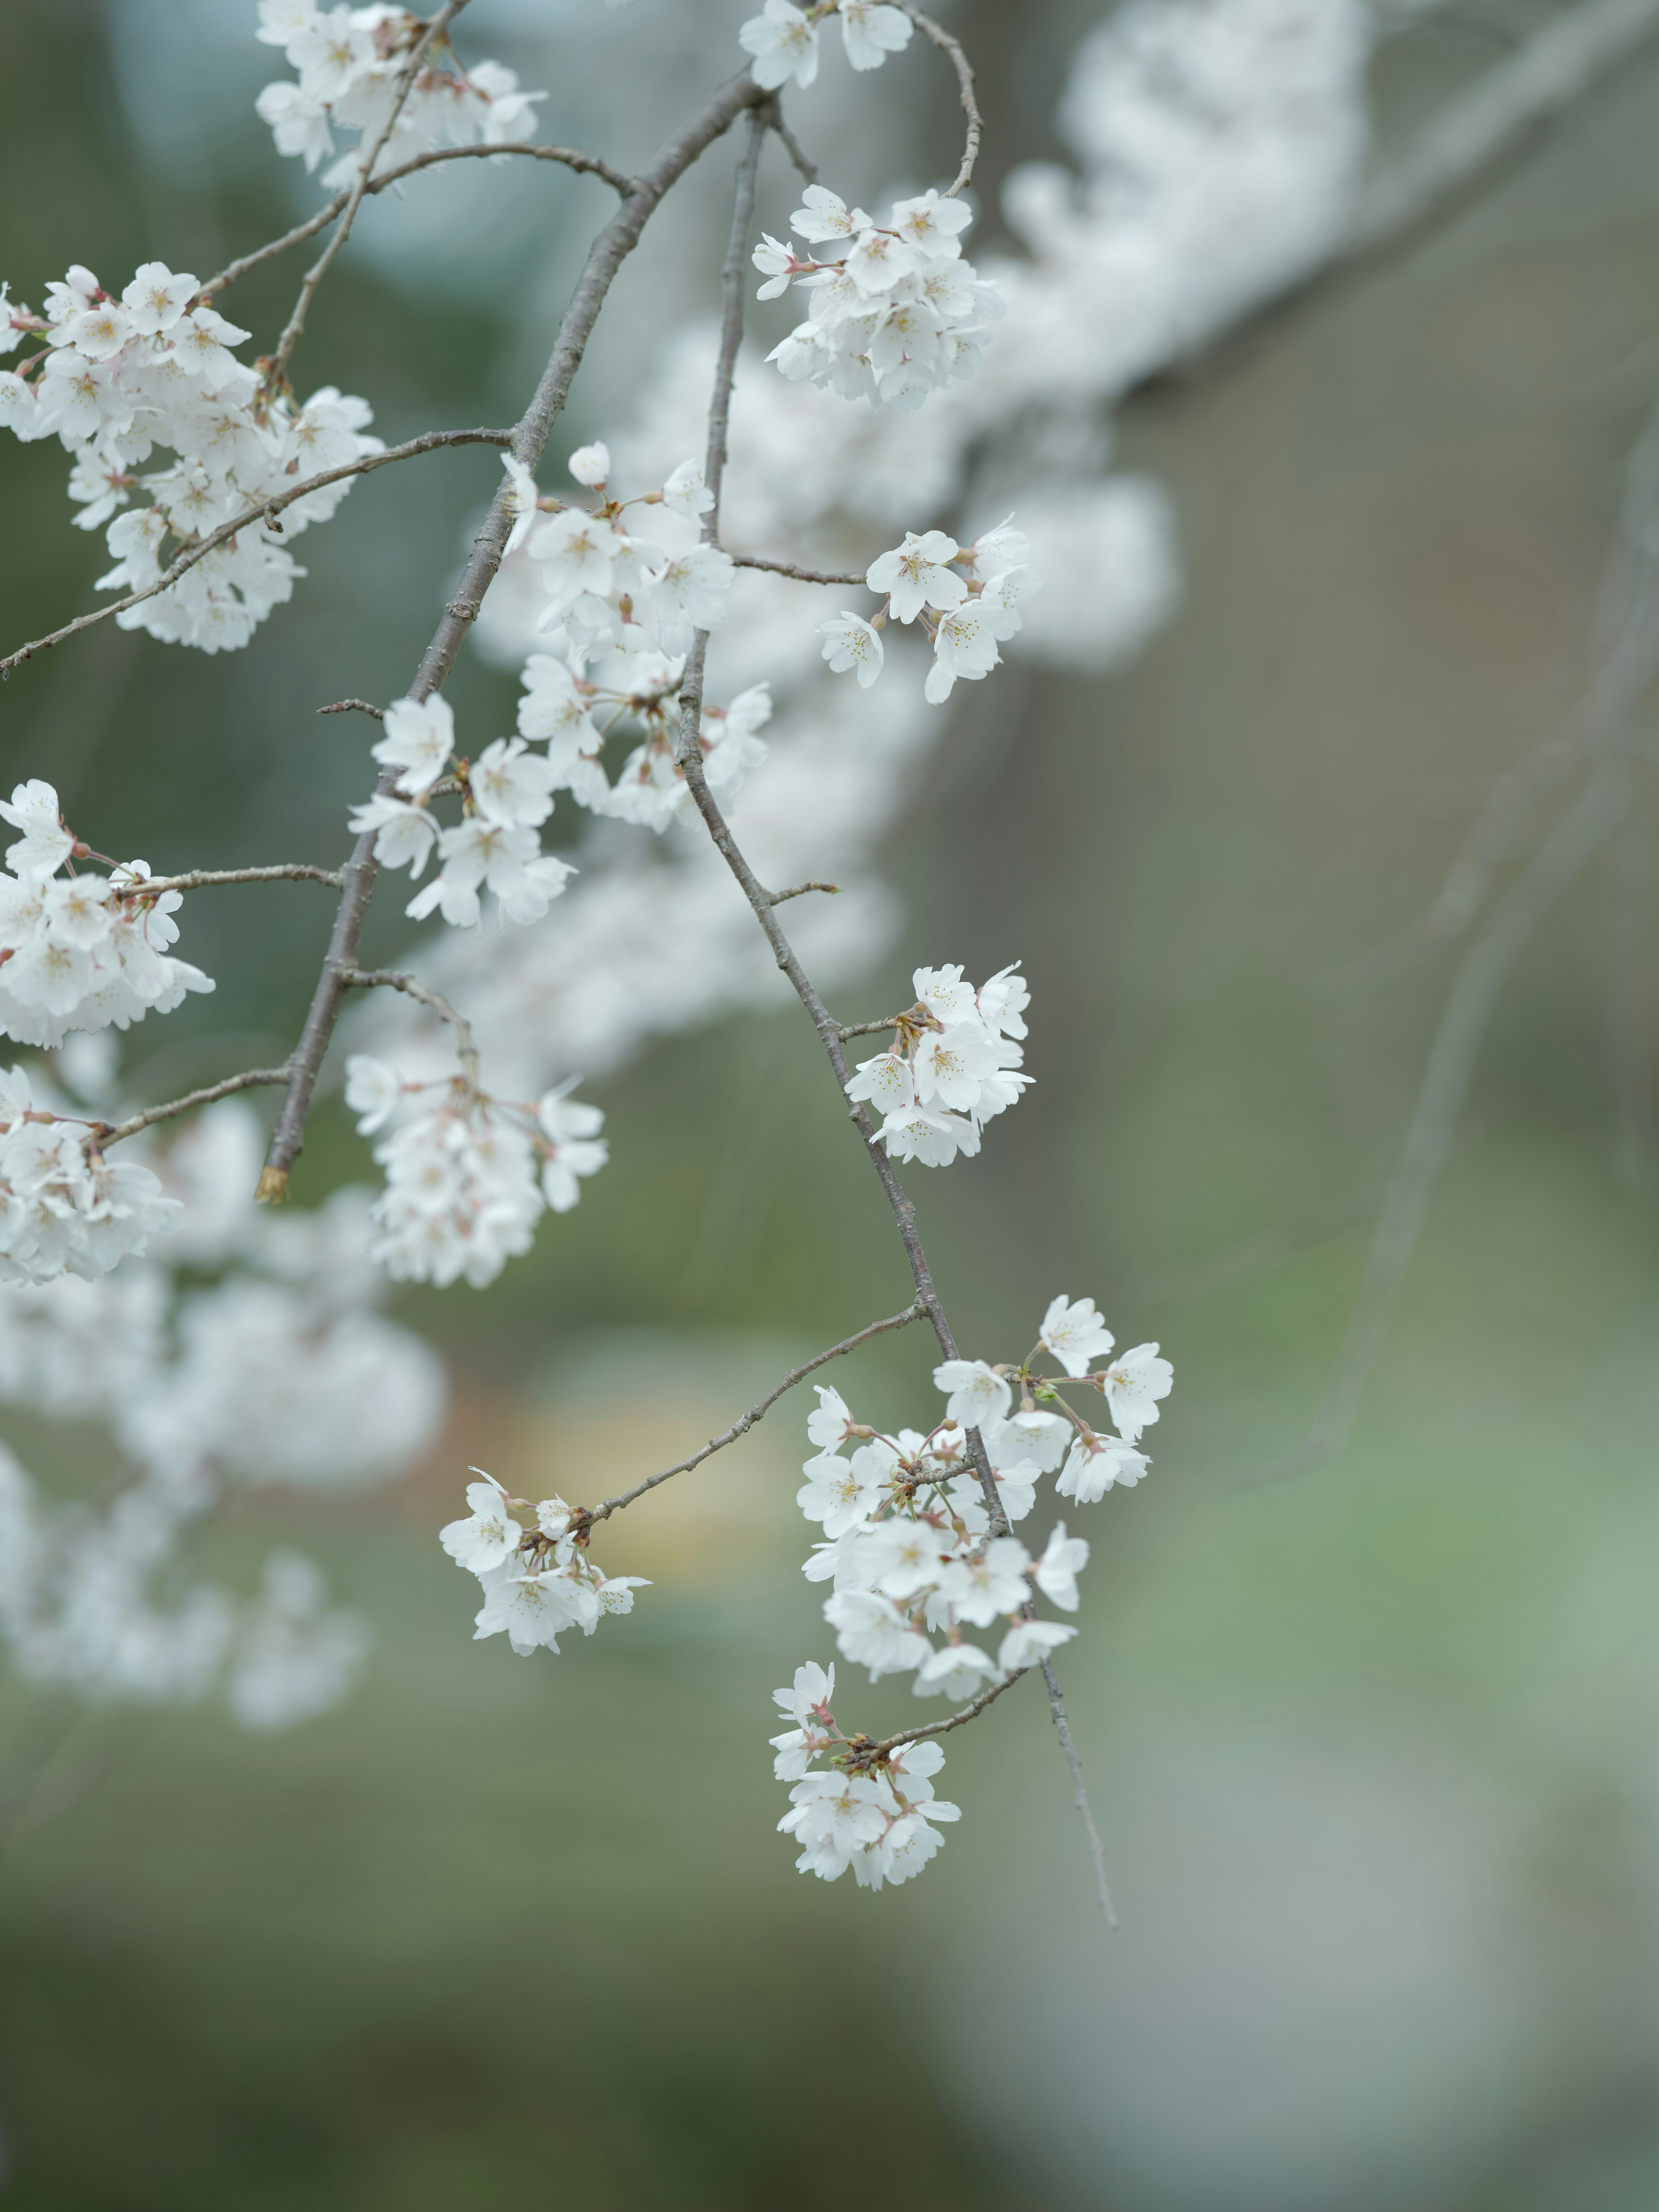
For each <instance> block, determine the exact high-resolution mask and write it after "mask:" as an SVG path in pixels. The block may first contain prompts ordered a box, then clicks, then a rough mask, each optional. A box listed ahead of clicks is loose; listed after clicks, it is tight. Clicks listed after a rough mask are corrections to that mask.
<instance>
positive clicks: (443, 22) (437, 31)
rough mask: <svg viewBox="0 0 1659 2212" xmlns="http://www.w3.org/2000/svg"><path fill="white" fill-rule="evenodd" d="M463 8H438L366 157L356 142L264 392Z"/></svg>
mask: <svg viewBox="0 0 1659 2212" xmlns="http://www.w3.org/2000/svg"><path fill="white" fill-rule="evenodd" d="M465 5H466V0H443V5H442V7H441V8H440V9H439V10H438V12H437V14H436V15H435V16H434V17H433V18H432V20H431V21H430V22H429V23H428V25H427V26H426V27H425V29H424V30H423V31H422V33H421V34H420V36H419V37H418V38H417V39H416V41H415V43H414V45H413V46H411V47H410V51H409V58H408V60H407V61H406V62H405V63H404V65H403V67H402V69H401V70H398V82H397V85H396V87H395V88H394V89H393V92H392V108H391V112H390V113H389V114H388V115H387V117H386V121H385V122H384V123H383V124H382V125H380V131H379V132H378V134H377V135H376V137H375V140H374V144H373V145H372V146H371V147H370V148H369V149H368V153H367V154H364V153H363V152H362V142H361V141H360V142H359V151H358V169H357V176H356V181H355V183H353V185H351V187H350V190H349V191H348V193H347V195H346V204H345V205H344V207H343V209H342V210H340V221H339V224H338V226H337V228H336V230H335V233H334V235H333V237H332V238H331V239H330V240H329V241H328V244H327V245H326V246H325V247H324V248H323V250H322V252H320V253H319V255H318V257H317V258H316V260H315V261H314V262H313V264H312V265H311V267H310V268H309V269H307V271H306V273H305V276H304V277H303V279H302V280H301V285H300V296H299V298H298V299H297V300H296V301H295V303H294V312H293V313H292V314H291V315H290V316H289V319H288V321H287V323H286V324H285V325H284V326H283V334H282V336H281V337H279V338H278V339H277V341H276V352H275V353H273V354H272V355H271V356H270V360H269V362H267V363H266V365H265V373H264V386H265V389H266V390H267V391H268V392H280V391H281V390H282V388H283V386H284V385H285V384H286V383H287V382H288V364H289V358H290V356H292V354H293V351H294V349H295V346H296V345H297V344H298V343H299V342H300V335H301V331H303V330H304V329H305V326H306V317H307V314H308V313H310V312H311V303H312V301H313V299H315V297H316V296H317V287H318V286H319V284H320V283H322V281H323V279H324V277H325V276H327V274H328V272H329V270H331V268H332V267H333V265H334V262H335V259H336V258H337V256H338V254H339V253H340V252H342V250H343V247H344V246H345V242H346V240H347V239H349V237H350V235H351V226H352V224H353V223H354V222H356V220H357V210H358V209H359V208H360V207H361V206H362V204H363V195H364V193H365V192H366V191H368V180H369V179H370V177H371V176H373V174H374V164H375V163H376V161H379V160H380V155H382V153H383V152H384V151H385V150H386V141H387V139H388V138H390V137H391V136H392V132H393V131H395V130H396V129H397V127H398V117H399V116H400V115H401V114H402V113H403V112H404V104H405V102H406V101H407V100H408V98H409V95H410V92H411V91H412V90H413V89H414V85H415V80H416V77H417V76H419V75H420V70H421V64H422V62H423V61H424V60H425V58H426V57H427V55H428V53H429V52H430V51H431V49H432V48H433V46H435V45H436V44H437V43H438V42H439V41H440V40H441V39H442V38H443V36H444V34H445V33H446V32H447V30H448V28H449V27H450V25H451V23H453V21H454V20H455V18H456V16H457V15H459V14H460V12H461V10H462V9H463V8H465Z"/></svg>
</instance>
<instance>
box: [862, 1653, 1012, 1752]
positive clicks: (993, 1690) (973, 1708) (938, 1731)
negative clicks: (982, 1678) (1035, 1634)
mask: <svg viewBox="0 0 1659 2212" xmlns="http://www.w3.org/2000/svg"><path fill="white" fill-rule="evenodd" d="M1030 1671H1031V1670H1030V1668H1029V1667H1020V1668H1016V1670H1015V1671H1014V1673H1013V1674H1005V1675H1004V1676H1003V1678H1002V1680H1000V1682H993V1683H992V1685H991V1686H990V1688H989V1689H988V1690H981V1692H980V1693H979V1695H978V1697H976V1698H975V1699H974V1700H973V1701H972V1703H971V1704H969V1705H964V1706H963V1709H962V1711H960V1712H959V1713H952V1714H951V1717H950V1719H949V1720H948V1721H929V1722H928V1723H927V1725H926V1726H925V1727H923V1728H913V1729H900V1730H899V1732H898V1734H897V1735H885V1736H884V1737H883V1738H882V1740H881V1741H880V1742H879V1743H872V1744H869V1745H864V1746H860V1764H863V1763H864V1761H866V1760H867V1759H875V1758H876V1757H877V1756H878V1754H879V1753H882V1752H884V1751H896V1750H897V1749H898V1747H899V1746H900V1745H901V1744H902V1743H921V1742H922V1741H924V1740H925V1739H926V1738H927V1737H928V1736H930V1735H950V1733H951V1729H959V1728H966V1727H967V1725H968V1723H969V1721H976V1720H977V1719H978V1718H979V1717H980V1715H981V1713H982V1712H983V1711H985V1708H986V1707H987V1705H994V1704H995V1703H996V1701H997V1699H999V1698H1000V1696H1001V1695H1002V1693H1003V1692H1004V1691H1005V1690H1012V1687H1013V1686H1014V1684H1015V1683H1016V1682H1018V1681H1019V1680H1022V1679H1023V1678H1024V1676H1025V1675H1027V1674H1030Z"/></svg>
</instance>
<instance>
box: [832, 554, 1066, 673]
mask: <svg viewBox="0 0 1659 2212" xmlns="http://www.w3.org/2000/svg"><path fill="white" fill-rule="evenodd" d="M1012 520H1013V517H1012V515H1010V516H1009V517H1008V518H1007V520H1006V521H1004V522H1001V523H999V525H998V526H997V527H996V528H995V529H994V530H987V531H985V532H982V533H981V536H979V537H978V538H975V540H974V542H973V544H971V545H968V546H961V545H958V544H957V541H956V539H955V538H947V537H946V536H945V532H943V531H942V530H926V531H923V532H921V535H920V536H918V535H917V533H916V532H915V531H914V530H907V531H906V532H905V533H904V543H903V544H902V545H895V546H894V547H892V548H891V550H890V551H888V552H885V553H882V554H878V556H877V557H876V558H875V559H874V560H873V561H872V562H871V563H870V567H869V569H868V571H867V573H866V576H865V579H864V580H865V582H866V584H868V586H870V589H871V590H872V592H882V593H883V594H884V596H885V598H886V600H887V604H886V605H885V606H884V607H883V608H882V609H881V610H880V611H879V612H878V614H877V615H876V617H874V619H873V620H872V621H870V622H866V620H865V619H864V617H862V616H861V615H855V614H853V613H851V612H849V611H848V610H847V609H845V608H843V609H842V612H841V613H840V614H839V615H836V616H834V617H831V619H830V620H829V622H826V623H819V625H818V635H819V636H820V637H822V638H823V658H824V659H826V660H827V661H828V662H829V665H830V667H831V668H832V669H833V670H834V671H836V674H837V675H845V673H846V672H847V671H848V669H849V668H851V669H856V670H857V671H858V679H859V684H860V687H861V689H863V690H866V691H867V690H869V688H870V686H871V685H872V684H873V683H874V682H875V680H876V678H877V677H878V676H879V675H880V673H881V670H882V661H883V658H884V655H883V651H882V642H881V633H882V630H883V629H884V628H885V626H886V624H887V623H889V622H900V623H912V622H915V621H916V620H917V619H918V617H920V619H921V626H922V628H923V629H924V630H925V631H926V632H927V635H928V636H929V637H930V638H931V639H932V640H933V666H932V667H931V668H930V669H929V670H928V671H927V683H926V684H924V685H923V687H922V691H923V696H924V697H925V698H926V699H927V701H928V702H929V704H930V705H933V706H935V707H939V706H943V705H944V703H945V701H946V700H947V699H948V698H949V697H950V696H951V692H952V691H953V690H955V688H956V683H957V678H958V677H965V678H967V679H968V681H969V682H970V683H977V682H978V681H979V680H980V678H981V677H985V676H988V675H989V674H990V672H991V671H992V670H993V669H994V667H995V666H996V665H997V663H998V662H999V660H1000V659H1001V658H1002V656H1001V654H1000V653H999V652H998V650H997V647H998V644H999V642H1000V641H1002V640H1005V639H1007V638H1011V637H1012V636H1013V635H1014V633H1015V632H1016V631H1017V630H1018V629H1019V627H1020V620H1021V617H1020V614H1019V602H1020V601H1021V600H1022V599H1029V598H1030V594H1031V593H1032V592H1038V591H1041V590H1042V577H1041V576H1039V575H1038V574H1037V573H1036V570H1035V569H1034V568H1032V567H1031V566H1030V558H1031V549H1030V544H1029V543H1028V542H1027V540H1026V538H1025V537H1024V533H1023V532H1020V531H1018V530H1012V529H1011V528H1010V527H1009V524H1010V523H1012Z"/></svg>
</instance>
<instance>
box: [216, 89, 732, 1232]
mask: <svg viewBox="0 0 1659 2212" xmlns="http://www.w3.org/2000/svg"><path fill="white" fill-rule="evenodd" d="M766 98H767V94H764V93H763V91H762V90H761V89H760V88H759V87H758V86H757V84H756V83H755V82H754V81H753V79H752V78H751V77H750V76H747V75H745V76H741V77H736V78H733V79H732V82H730V83H728V84H726V85H724V86H722V87H721V88H720V91H719V92H717V93H716V94H715V95H714V98H713V99H712V100H710V101H709V102H708V105H707V106H705V107H704V108H703V109H702V112H701V113H700V114H698V115H696V116H695V117H694V118H692V120H691V121H690V123H688V124H686V125H685V126H684V128H683V129H682V130H681V131H678V132H677V133H676V134H675V136H674V137H672V138H671V139H670V140H669V141H668V143H667V144H666V145H665V146H664V147H663V149H661V151H660V152H659V154H658V155H657V157H656V159H655V160H654V161H653V162H652V163H651V165H650V167H648V168H647V169H646V170H645V172H644V173H642V175H641V177H640V178H639V179H638V182H637V184H636V185H635V190H634V191H631V192H630V193H629V195H628V197H626V199H624V200H623V204H622V205H621V206H620V207H619V208H618V209H617V212H616V214H615V215H614V216H612V217H611V221H610V222H608V223H606V225H605V228H604V229H603V230H601V231H600V233H599V236H598V237H597V238H596V239H595V240H594V241H593V244H592V247H591V248H590V249H589V252H588V256H587V260H586V264H584V266H583V269H582V273H581V275H580V277H579V278H578V279H577V282H576V287H575V289H574V292H573V293H572V295H571V297H570V301H569V304H568V307H566V309H565V312H564V316H563V319H562V321H561V323H560V325H559V331H558V337H557V338H556V341H555V343H554V347H553V351H552V354H551V356H550V358H549V360H548V363H547V366H546V368H544V370H543V372H542V377H541V381H540V382H539V383H538V386H537V387H536V390H535V392H534V393H533V395H532V398H531V401H530V404H529V406H528V407H527V408H526V410H525V412H524V414H523V416H521V417H520V421H519V422H518V424H517V426H516V428H514V430H513V437H512V445H511V450H512V453H513V457H514V459H517V460H519V461H521V462H522V463H523V464H524V465H525V467H526V468H527V469H530V470H531V471H534V470H535V469H536V467H537V466H538V464H539V462H540V460H541V458H542V455H543V453H544V452H545V450H546V447H547V441H548V439H549V437H550V435H551V433H552V428H553V425H554V423H555V422H556V420H557V419H558V416H559V415H560V412H561V411H562V409H563V406H564V403H565V400H566V398H567V397H568V394H569V391H570V386H571V383H572V380H574V376H575V374H576V371H577V369H578V368H580V365H581V360H582V356H583V354H584V353H585V351H586V347H587V341H588V338H589V337H590V335H591V334H592V329H593V325H594V323H595V321H596V320H597V319H598V317H599V309H600V307H602V306H603V305H604V303H605V295H606V294H607V293H608V292H609V291H610V289H611V283H612V282H613V281H614V279H615V277H616V275H617V270H619V269H620V268H621V266H622V264H623V261H624V260H625V259H626V258H627V257H628V256H629V254H630V253H631V252H633V250H634V248H635V246H636V245H637V244H638V243H639V240H640V235H641V232H642V231H643V230H644V228H645V225H646V223H647V220H648V219H649V217H650V216H651V215H652V213H653V210H655V208H656V207H657V205H658V204H659V202H660V200H661V199H662V197H663V195H664V194H665V192H666V191H668V190H669V188H670V187H671V185H674V184H676V183H677V182H678V179H680V178H681V177H682V176H683V175H684V173H685V172H686V170H687V169H689V168H690V167H691V164H692V163H693V162H694V161H696V159H697V157H698V156H699V155H701V154H702V153H704V152H705V151H706V150H707V149H708V147H710V146H711V145H713V144H714V141H715V140H716V139H717V138H719V137H722V136H723V135H724V133H725V132H726V131H729V130H730V129H731V127H732V124H733V123H734V122H735V121H736V120H737V118H738V116H739V115H741V114H743V113H744V111H745V110H746V109H748V108H750V107H754V106H758V105H759V104H761V103H762V102H763V101H764V100H765V99H766ZM512 523H513V516H512V514H511V513H510V511H509V509H508V507H507V495H506V490H505V488H504V487H503V488H501V489H498V490H497V492H496V495H495V501H494V502H493V504H492V506H491V507H490V510H489V516H488V518H487V519H486V520H485V522H484V525H483V528H482V529H481V530H480V531H479V532H478V535H477V538H475V539H474V540H473V545H472V551H471V556H470V557H469V559H468V561H467V564H466V568H465V571H464V573H463V574H462V578H461V581H460V584H459V588H458V589H457V591H456V593H455V596H454V598H453V599H452V600H451V601H450V602H449V604H448V605H447V607H446V608H445V610H444V612H443V617H442V619H441V621H440V623H439V624H438V627H437V629H436V630H435V632H434V633H433V636H432V641H431V642H430V644H429V645H428V647H427V649H426V651H425V653H423V654H422V658H421V664H420V666H419V667H418V668H417V669H416V672H415V679H414V681H413V683H412V684H410V690H409V696H410V698H412V699H416V700H420V699H426V698H428V697H430V696H431V695H432V693H433V692H435V691H436V690H439V689H440V688H441V685H442V684H443V683H444V680H445V678H447V676H448V674H449V671H450V670H451V669H452V668H453V666H454V665H455V656H456V654H457V653H459V651H460V647H461V641H462V639H463V638H464V637H465V635H466V632H467V629H468V627H469V626H470V624H471V623H473V622H475V621H476V620H477V615H478V610H479V608H480V606H481V605H483V597H484V594H485V592H487V591H488V590H489V586H490V585H491V584H492V583H493V582H494V580H495V572H496V570H497V569H498V568H500V566H501V555H502V552H503V550H505V547H506V544H507V536H508V532H510V530H511V528H512ZM381 783H382V784H383V785H384V786H385V787H386V788H388V789H389V788H390V784H391V776H390V774H389V773H388V774H387V775H383V776H382V778H381ZM374 835H375V833H374V831H373V830H366V831H365V832H364V833H363V834H362V836H360V837H359V838H358V840H357V842H356V845H355V846H354V847H353V848H352V851H351V857H350V859H349V860H348V861H347V863H346V868H345V878H346V881H345V889H344V890H343V893H342V894H341V898H340V905H339V908H338V911H337V914H336V915H335V918H334V928H333V932H332V934H331V938H330V940H329V947H328V951H327V954H326V956H325V959H324V962H323V966H322V971H321V973H320V975H319V977H318V979H317V986H316V989H315V991H314V992H313V995H312V1001H311V1006H310V1009H309V1011H308V1012H307V1016H306V1021H305V1026H304V1028H303V1030H301V1035H300V1041H299V1042H298V1044H297V1045H296V1046H295V1052H294V1058H293V1062H292V1066H293V1073H292V1075H291V1077H290V1079H289V1087H288V1095H287V1097H285V1098H284V1099H283V1109H282V1113H281V1115H279V1116H278V1119H277V1123H276V1133H275V1134H274V1135H273V1137H272V1139H271V1143H270V1152H269V1153H268V1154H267V1156H266V1159H265V1166H264V1172H263V1174H262V1175H261V1176H260V1178H259V1195H260V1197H261V1198H263V1199H265V1200H276V1199H280V1198H282V1197H283V1196H284V1195H285V1194H286V1192H287V1189H288V1179H289V1173H290V1171H291V1170H292V1168H293V1165H294V1163H295V1160H296V1159H297V1158H299V1154H300V1148H301V1145H302V1144H303V1142H304V1140H305V1125H306V1116H307V1114H308V1112H309V1111H310V1108H311V1101H312V1097H313V1093H314V1092H315V1091H316V1087H317V1079H318V1077H319V1074H320V1073H321V1072H322V1065H323V1058H324V1055H325V1053H326V1052H327V1050H328V1045H329V1040H330V1038H331V1036H332V1035H333V1033H334V1024H335V1023H336V1021H337V1019H338V1018H339V1011H340V1002H341V999H342V996H343V991H344V985H343V982H342V981H341V976H342V975H343V973H344V972H345V971H346V970H347V969H350V968H352V967H354V966H355V965H356V957H357V947H358V945H359V943H360V941H361V939H362V928H363V920H364V917H365V915H367V914H368V903H369V900H370V898H371V896H373V893H374V880H375V877H376V874H377V872H378V871H377V868H376V865H375V860H374Z"/></svg>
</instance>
